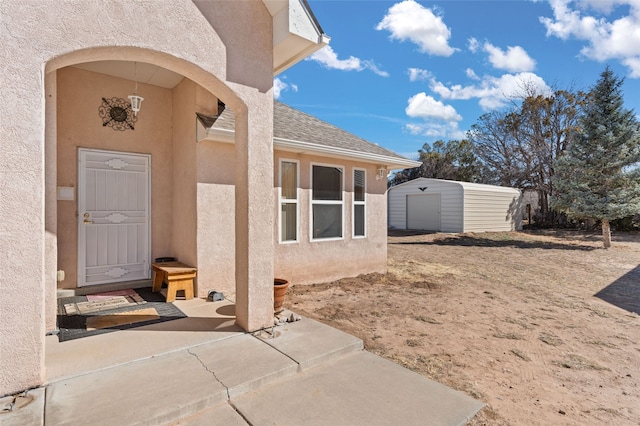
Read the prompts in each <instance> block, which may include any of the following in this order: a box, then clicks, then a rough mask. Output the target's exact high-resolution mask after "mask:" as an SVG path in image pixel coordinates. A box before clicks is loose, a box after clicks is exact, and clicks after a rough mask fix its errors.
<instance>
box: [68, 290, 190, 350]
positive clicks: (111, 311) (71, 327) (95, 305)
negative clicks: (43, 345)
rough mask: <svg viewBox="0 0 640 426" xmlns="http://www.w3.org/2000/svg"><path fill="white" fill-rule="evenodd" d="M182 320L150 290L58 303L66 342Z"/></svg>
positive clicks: (69, 299)
mask: <svg viewBox="0 0 640 426" xmlns="http://www.w3.org/2000/svg"><path fill="white" fill-rule="evenodd" d="M179 318H186V315H185V314H184V313H183V312H182V311H181V310H180V309H178V308H177V307H176V306H175V305H174V304H173V303H166V302H165V298H164V296H163V295H162V294H160V293H154V292H152V291H151V288H139V289H135V290H133V289H127V290H119V291H115V292H109V293H99V294H96V295H89V296H73V297H65V298H61V299H58V328H59V330H60V332H59V334H58V339H59V340H60V341H61V342H64V341H67V340H73V339H79V338H82V337H88V336H95V335H97V334H103V333H109V332H111V331H116V330H126V329H129V328H134V327H140V326H143V325H149V324H155V323H159V322H165V321H171V320H175V319H179Z"/></svg>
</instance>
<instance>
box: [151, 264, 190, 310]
mask: <svg viewBox="0 0 640 426" xmlns="http://www.w3.org/2000/svg"><path fill="white" fill-rule="evenodd" d="M151 266H153V275H154V277H153V291H160V289H161V288H162V282H163V281H166V282H167V302H173V301H174V300H176V292H177V291H178V290H184V298H185V299H187V300H188V299H193V279H194V278H195V277H196V274H197V269H196V268H194V267H192V266H188V265H185V264H184V263H181V262H163V263H154V264H152V265H151Z"/></svg>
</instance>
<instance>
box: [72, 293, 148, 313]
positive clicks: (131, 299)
mask: <svg viewBox="0 0 640 426" xmlns="http://www.w3.org/2000/svg"><path fill="white" fill-rule="evenodd" d="M131 291H133V290H131ZM133 293H135V294H133V295H127V296H119V295H112V296H105V295H94V296H89V295H87V296H86V298H87V301H86V302H76V303H65V305H64V313H65V314H67V315H74V314H82V315H86V314H92V313H94V312H100V311H108V310H110V309H115V308H120V307H123V306H128V305H131V304H134V305H142V304H144V303H147V301H146V300H144V299H143V298H142V297H140V295H139V294H138V293H136V292H135V291H133Z"/></svg>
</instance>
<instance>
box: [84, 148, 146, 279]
mask: <svg viewBox="0 0 640 426" xmlns="http://www.w3.org/2000/svg"><path fill="white" fill-rule="evenodd" d="M83 152H97V153H101V154H113V155H126V156H136V157H146V158H147V159H148V162H147V173H146V180H147V196H146V205H147V212H148V215H147V242H146V243H147V258H146V259H145V260H146V263H147V278H146V279H151V229H152V228H151V183H152V179H151V154H143V153H138V152H128V151H116V150H109V149H95V148H82V147H78V150H77V155H78V166H77V179H78V196H77V197H78V201H77V211H76V216H77V229H78V247H77V269H78V277H77V283H76V285H77V287H78V288H80V287H93V286H99V285H109V284H115V283H119V282H126V280H122V281H119V280H114V281H112V282H105V283H99V284H87V283H86V281H85V279H86V238H82V237H83V236H84V229H85V227H84V223H83V221H84V217H83V216H82V215H81V210H82V209H84V208H85V205H84V204H85V196H86V194H85V190H86V186H85V184H86V181H85V178H84V173H83V170H81V167H82V161H81V153H83Z"/></svg>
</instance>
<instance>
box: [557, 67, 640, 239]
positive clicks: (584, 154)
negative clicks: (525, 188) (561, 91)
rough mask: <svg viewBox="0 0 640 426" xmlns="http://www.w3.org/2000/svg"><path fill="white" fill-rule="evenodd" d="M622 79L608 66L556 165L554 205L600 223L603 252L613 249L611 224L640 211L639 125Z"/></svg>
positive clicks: (578, 216)
mask: <svg viewBox="0 0 640 426" xmlns="http://www.w3.org/2000/svg"><path fill="white" fill-rule="evenodd" d="M623 81H624V80H623V79H619V78H618V77H616V76H615V75H614V73H613V72H612V71H611V69H610V68H609V67H607V68H606V69H605V70H604V71H603V72H602V74H600V78H599V79H598V81H597V83H596V85H595V86H594V87H593V89H592V90H591V92H590V93H589V98H588V100H587V102H586V104H585V106H584V114H583V115H582V117H581V118H580V126H579V129H578V130H577V131H576V132H575V133H574V134H573V136H572V138H571V141H570V143H569V147H568V149H567V150H566V151H565V153H564V155H562V156H561V157H560V158H559V159H558V160H557V161H556V164H555V176H554V182H555V196H554V198H553V200H552V205H553V207H554V208H556V209H558V210H561V211H564V212H566V213H567V215H568V216H569V217H572V218H577V219H585V218H591V219H596V220H600V221H601V223H602V238H603V244H604V247H605V248H609V247H611V230H610V226H609V221H611V220H614V219H618V218H622V217H626V216H629V215H632V214H634V213H638V212H640V164H638V163H639V162H640V127H639V125H638V121H637V120H636V118H635V116H634V113H633V111H631V110H627V109H624V106H623V98H622V92H621V87H622V83H623Z"/></svg>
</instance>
